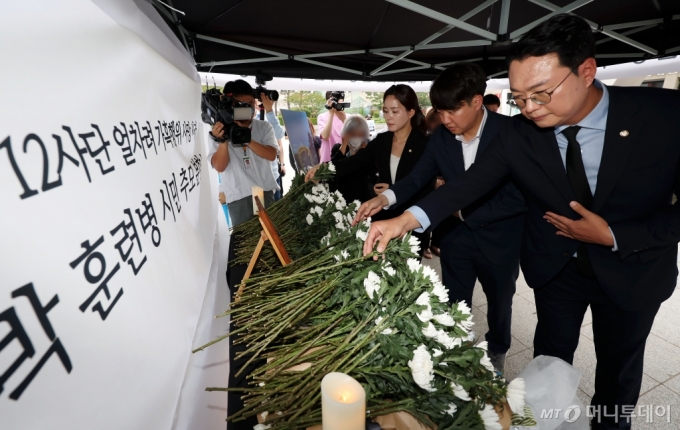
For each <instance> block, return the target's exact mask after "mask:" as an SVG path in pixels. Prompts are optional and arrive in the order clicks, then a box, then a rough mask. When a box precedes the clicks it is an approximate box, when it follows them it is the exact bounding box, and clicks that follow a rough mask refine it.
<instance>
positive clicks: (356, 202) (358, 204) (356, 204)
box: [352, 200, 361, 208]
mask: <svg viewBox="0 0 680 430" xmlns="http://www.w3.org/2000/svg"><path fill="white" fill-rule="evenodd" d="M352 204H353V205H354V206H356V207H357V208H358V207H359V206H361V202H360V201H359V200H354V201H353V202H352Z"/></svg>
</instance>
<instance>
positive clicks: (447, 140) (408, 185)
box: [390, 112, 527, 264]
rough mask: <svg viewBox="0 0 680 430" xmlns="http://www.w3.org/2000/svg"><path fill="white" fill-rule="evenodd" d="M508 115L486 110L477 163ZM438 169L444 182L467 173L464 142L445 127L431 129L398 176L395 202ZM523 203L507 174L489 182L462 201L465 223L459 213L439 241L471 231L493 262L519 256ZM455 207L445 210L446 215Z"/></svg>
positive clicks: (403, 198)
mask: <svg viewBox="0 0 680 430" xmlns="http://www.w3.org/2000/svg"><path fill="white" fill-rule="evenodd" d="M510 121H512V120H511V118H509V117H507V116H504V115H499V114H497V113H494V112H487V118H486V123H485V125H484V129H483V130H482V135H481V136H480V140H479V147H478V148H477V154H476V156H475V162H476V160H477V159H479V158H480V156H481V154H482V153H484V151H485V150H486V148H487V147H488V146H489V143H490V142H491V141H492V140H493V139H494V138H495V137H496V136H498V134H499V133H500V131H501V129H502V127H503V125H504V124H506V123H508V122H510ZM437 172H440V175H442V176H443V177H444V180H445V181H446V182H447V183H448V182H451V181H453V180H455V179H457V178H459V177H461V176H462V175H463V174H464V173H465V160H464V158H463V147H462V143H461V142H460V141H458V140H457V139H456V137H455V136H454V135H453V134H451V132H449V131H448V130H447V129H446V128H445V127H444V126H439V127H437V129H436V130H435V131H434V132H433V133H432V136H431V137H430V142H429V143H428V145H427V148H426V150H425V154H423V156H422V157H421V158H420V160H419V161H418V164H417V165H416V166H415V168H414V169H413V171H412V172H411V174H410V175H408V176H407V177H406V178H405V179H403V180H401V181H398V182H397V183H396V184H395V185H394V186H393V187H390V188H391V189H392V191H394V193H395V195H396V197H397V202H401V201H404V200H410V198H411V196H412V195H414V194H415V193H416V192H417V190H418V189H419V188H420V186H421V184H423V183H427V182H428V181H430V180H431V179H432V177H433V176H435V175H436V174H437ZM526 209H527V207H526V204H525V203H524V198H523V197H522V194H521V193H520V191H519V190H518V189H517V187H516V186H515V185H514V184H513V183H512V182H511V181H510V180H509V179H506V180H504V181H502V182H501V183H499V184H497V185H496V186H495V187H493V189H492V190H490V191H489V192H487V193H486V194H485V195H484V196H482V197H481V198H480V199H478V200H477V201H475V202H473V203H472V204H470V205H468V206H466V207H465V208H464V209H463V210H462V211H461V212H462V214H463V218H464V219H465V222H463V221H461V220H460V219H458V218H454V219H453V221H452V223H451V224H452V227H451V231H450V232H448V233H447V234H446V236H445V238H444V239H443V240H446V241H451V240H453V241H455V240H456V238H460V237H461V235H463V234H466V235H471V236H473V238H474V240H475V242H476V243H477V246H479V249H480V250H481V251H482V253H483V254H484V256H485V257H486V258H487V259H488V260H489V261H491V262H492V263H494V264H506V263H510V262H513V261H514V262H517V260H519V252H520V246H521V243H522V231H523V229H524V217H523V216H522V215H523V214H524V213H525V212H526ZM453 212H455V211H452V212H449V215H450V214H452V213H453Z"/></svg>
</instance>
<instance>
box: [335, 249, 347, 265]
mask: <svg viewBox="0 0 680 430" xmlns="http://www.w3.org/2000/svg"><path fill="white" fill-rule="evenodd" d="M348 258H349V252H347V250H346V249H343V250H342V252H340V255H336V256H335V261H338V262H340V261H343V260H347V259H348Z"/></svg>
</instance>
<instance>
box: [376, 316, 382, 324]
mask: <svg viewBox="0 0 680 430" xmlns="http://www.w3.org/2000/svg"><path fill="white" fill-rule="evenodd" d="M382 321H383V317H378V318H377V319H376V320H375V325H380V323H381V322H382Z"/></svg>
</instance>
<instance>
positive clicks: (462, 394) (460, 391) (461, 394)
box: [451, 382, 498, 416]
mask: <svg viewBox="0 0 680 430" xmlns="http://www.w3.org/2000/svg"><path fill="white" fill-rule="evenodd" d="M451 390H453V394H454V395H455V396H456V397H458V398H459V399H461V400H463V401H465V402H469V401H470V400H472V399H471V398H470V395H469V394H468V392H467V391H465V388H463V387H462V386H460V385H459V384H456V383H455V382H452V383H451ZM496 416H498V415H496Z"/></svg>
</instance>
